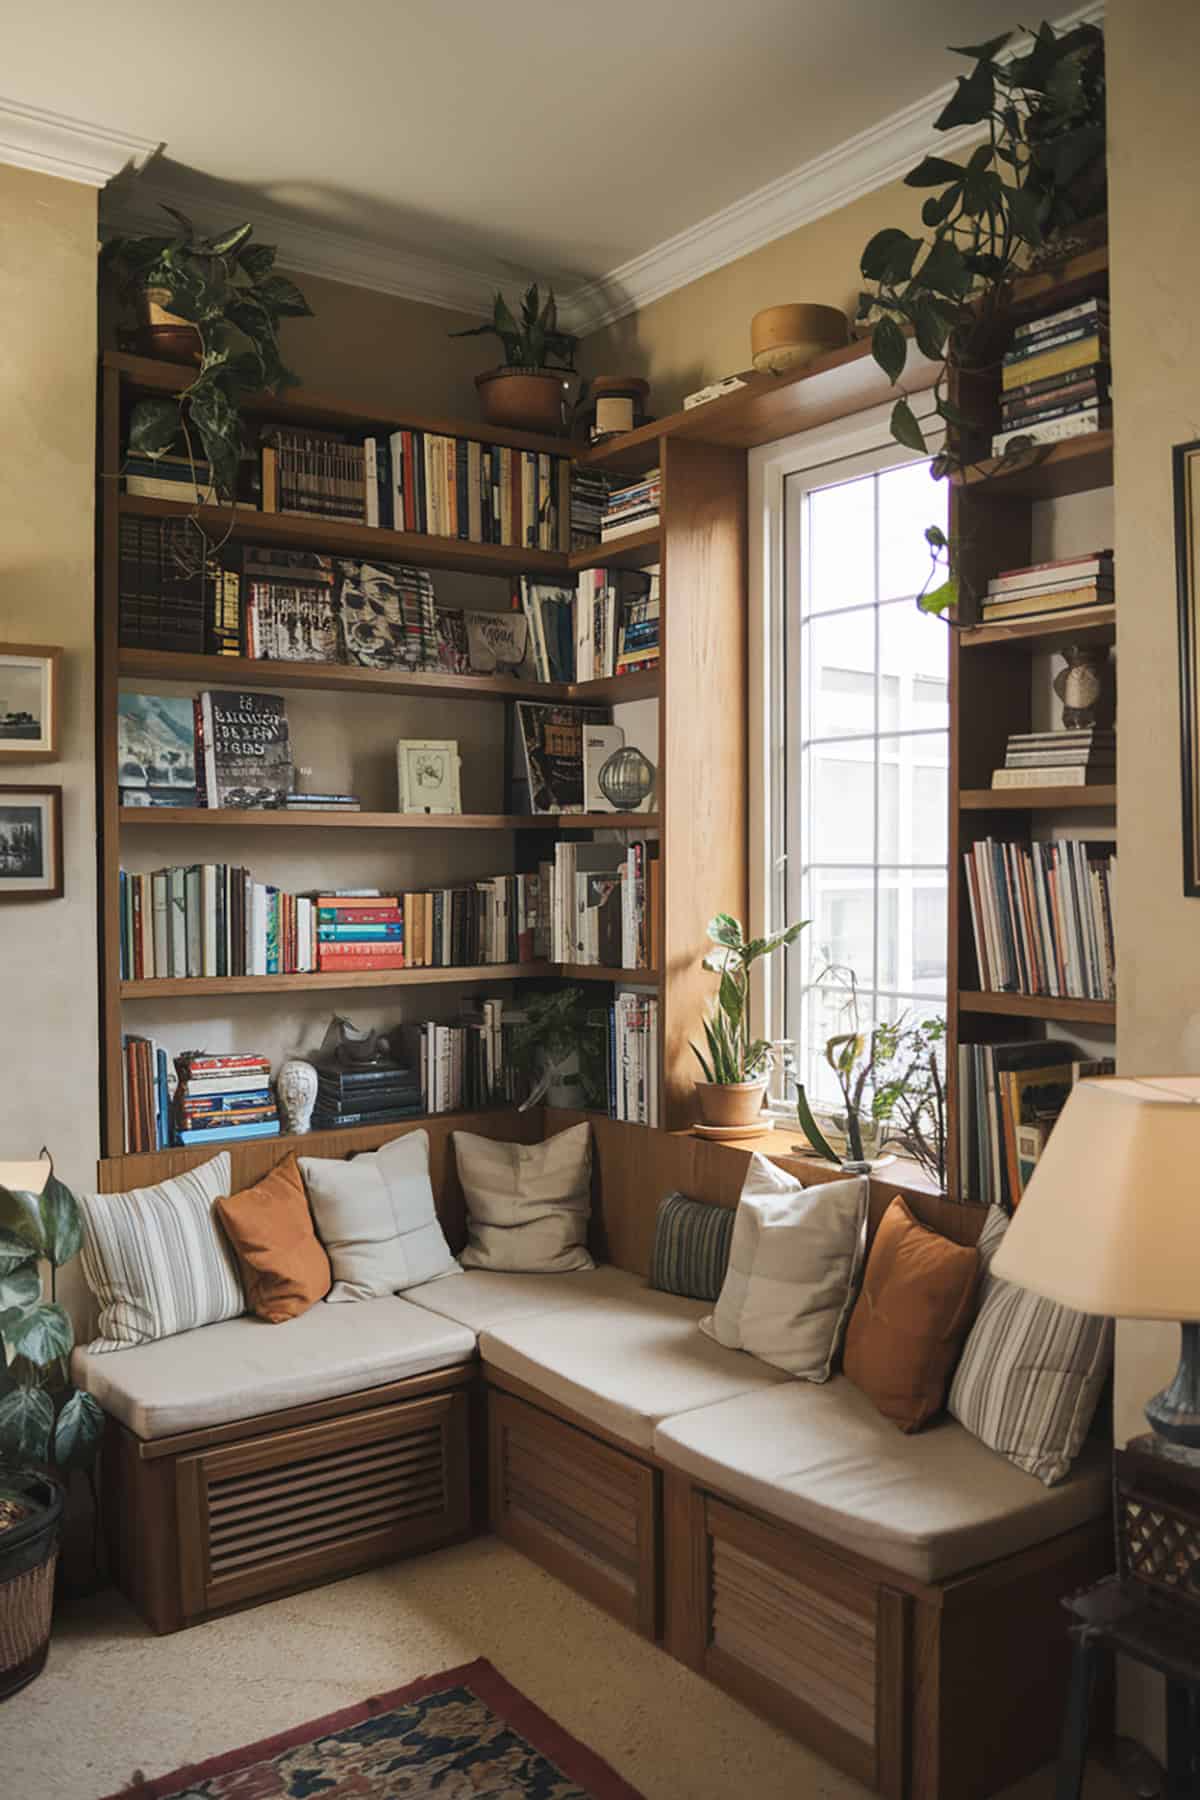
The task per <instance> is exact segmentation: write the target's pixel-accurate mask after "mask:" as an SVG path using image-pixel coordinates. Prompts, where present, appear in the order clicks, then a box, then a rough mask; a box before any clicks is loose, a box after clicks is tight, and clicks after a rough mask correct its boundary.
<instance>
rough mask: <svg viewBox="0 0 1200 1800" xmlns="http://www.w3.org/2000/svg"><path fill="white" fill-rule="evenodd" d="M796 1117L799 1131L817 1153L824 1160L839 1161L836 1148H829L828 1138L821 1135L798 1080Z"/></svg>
mask: <svg viewBox="0 0 1200 1800" xmlns="http://www.w3.org/2000/svg"><path fill="white" fill-rule="evenodd" d="M796 1117H797V1119H798V1120H799V1121H800V1129H801V1131H802V1132H803V1133H804V1135H805V1137H806V1138H807V1139H808V1141H809V1143H810V1144H811V1145H812V1147H813V1149H814V1150H815V1151H816V1153H817V1155H818V1156H823V1157H824V1158H825V1160H826V1162H831V1163H837V1162H840V1161H841V1157H840V1156H839V1155H838V1154H837V1152H836V1150H833V1149H831V1148H830V1145H829V1143H828V1140H827V1139H826V1138H825V1137H824V1136H823V1135H822V1133H821V1130H820V1127H819V1126H818V1124H817V1121H816V1120H815V1119H814V1118H813V1116H812V1108H811V1107H810V1106H809V1104H808V1095H807V1094H806V1093H805V1091H804V1086H803V1083H799V1082H798V1083H797V1085H796Z"/></svg>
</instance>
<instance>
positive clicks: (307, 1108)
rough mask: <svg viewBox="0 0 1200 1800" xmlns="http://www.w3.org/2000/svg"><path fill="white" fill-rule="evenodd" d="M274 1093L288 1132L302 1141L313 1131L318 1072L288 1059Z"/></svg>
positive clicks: (292, 1059) (300, 1059)
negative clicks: (301, 1138)
mask: <svg viewBox="0 0 1200 1800" xmlns="http://www.w3.org/2000/svg"><path fill="white" fill-rule="evenodd" d="M275 1092H276V1094H277V1095H278V1096H279V1105H280V1107H281V1109H282V1111H283V1117H284V1122H285V1124H286V1125H287V1128H288V1130H289V1132H291V1133H292V1134H293V1135H294V1136H296V1137H301V1136H303V1134H304V1133H305V1132H306V1131H311V1130H312V1116H313V1107H314V1106H315V1105H316V1104H317V1071H316V1070H315V1069H314V1068H313V1066H312V1064H311V1063H310V1062H305V1061H304V1060H303V1059H302V1058H301V1057H298V1056H293V1057H289V1059H288V1061H287V1062H285V1063H284V1064H283V1067H282V1068H281V1069H280V1071H279V1074H278V1075H277V1076H276V1078H275Z"/></svg>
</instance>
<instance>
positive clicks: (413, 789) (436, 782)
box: [396, 738, 462, 813]
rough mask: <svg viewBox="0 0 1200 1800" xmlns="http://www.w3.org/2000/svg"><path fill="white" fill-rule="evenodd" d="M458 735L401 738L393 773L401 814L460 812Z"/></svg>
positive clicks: (460, 763) (460, 762) (460, 760)
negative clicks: (394, 774) (398, 790)
mask: <svg viewBox="0 0 1200 1800" xmlns="http://www.w3.org/2000/svg"><path fill="white" fill-rule="evenodd" d="M461 766H462V758H461V757H460V756H459V754H458V739H457V738H401V739H400V740H399V742H398V743H397V745H396V772H397V775H398V778H399V785H400V811H401V812H402V813H460V812H461V811H462V796H461V794H460V792H459V771H460V768H461Z"/></svg>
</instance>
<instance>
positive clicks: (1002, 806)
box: [958, 785, 1117, 812]
mask: <svg viewBox="0 0 1200 1800" xmlns="http://www.w3.org/2000/svg"><path fill="white" fill-rule="evenodd" d="M958 804H959V805H960V806H961V807H962V809H963V811H964V812H1046V811H1050V810H1052V809H1053V810H1059V811H1060V810H1062V809H1064V808H1066V807H1105V806H1107V807H1115V806H1116V804H1117V790H1116V788H1115V787H1101V786H1099V785H1097V786H1095V787H1043V788H963V789H962V790H961V792H960V793H959V796H958Z"/></svg>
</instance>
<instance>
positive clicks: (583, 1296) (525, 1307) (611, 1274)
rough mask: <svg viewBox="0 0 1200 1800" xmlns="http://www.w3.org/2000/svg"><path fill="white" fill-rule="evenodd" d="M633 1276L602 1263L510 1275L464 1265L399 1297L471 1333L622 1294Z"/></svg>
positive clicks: (635, 1281)
mask: <svg viewBox="0 0 1200 1800" xmlns="http://www.w3.org/2000/svg"><path fill="white" fill-rule="evenodd" d="M643 1285H644V1283H642V1282H641V1281H640V1280H639V1278H638V1277H637V1276H636V1275H629V1274H626V1272H625V1270H624V1269H617V1268H614V1267H613V1265H612V1264H611V1263H602V1264H601V1265H600V1267H599V1268H596V1269H575V1270H572V1271H571V1272H570V1273H569V1274H566V1275H524V1274H521V1275H510V1274H507V1273H502V1272H499V1271H496V1270H491V1269H467V1270H465V1271H464V1272H463V1274H462V1275H461V1276H458V1275H449V1276H446V1277H444V1278H443V1279H442V1280H441V1281H428V1282H426V1283H425V1284H424V1285H423V1286H422V1287H415V1288H409V1289H408V1290H407V1292H406V1293H405V1296H404V1298H405V1299H406V1300H408V1301H411V1303H412V1304H413V1305H414V1306H423V1307H426V1308H428V1310H429V1311H430V1312H433V1313H438V1314H439V1315H440V1316H441V1317H442V1318H443V1319H454V1320H456V1321H457V1322H458V1323H459V1324H460V1325H465V1326H467V1328H468V1329H469V1330H471V1331H474V1332H477V1333H478V1332H481V1331H488V1330H491V1329H493V1328H497V1327H502V1326H506V1325H509V1324H511V1323H512V1322H513V1321H514V1320H516V1319H530V1318H537V1317H539V1316H540V1315H541V1314H543V1313H557V1312H565V1311H568V1310H569V1309H571V1308H573V1307H581V1306H590V1305H591V1304H592V1302H593V1301H596V1300H603V1299H605V1298H606V1297H609V1296H613V1295H624V1294H627V1293H628V1292H629V1291H630V1288H631V1286H632V1287H640V1286H643Z"/></svg>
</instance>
